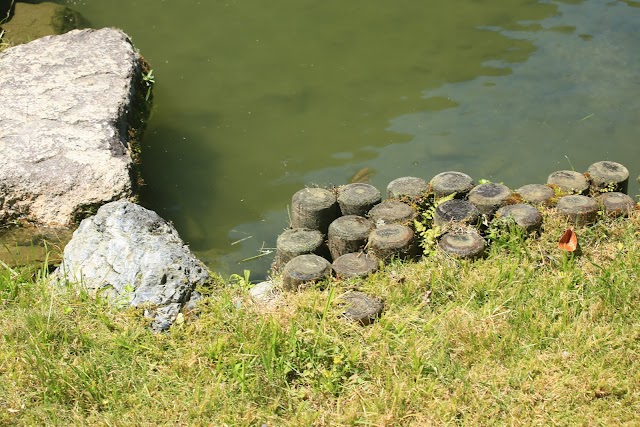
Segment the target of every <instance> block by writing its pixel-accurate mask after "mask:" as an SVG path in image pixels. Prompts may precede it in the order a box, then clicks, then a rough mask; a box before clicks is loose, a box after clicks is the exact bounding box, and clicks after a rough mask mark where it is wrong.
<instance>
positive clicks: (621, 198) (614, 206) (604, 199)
mask: <svg viewBox="0 0 640 427" xmlns="http://www.w3.org/2000/svg"><path fill="white" fill-rule="evenodd" d="M597 201H598V203H600V204H601V205H602V207H603V208H604V211H605V212H606V213H607V215H610V216H614V217H617V216H629V214H630V213H631V211H633V210H634V209H636V202H634V201H633V199H632V198H631V197H629V196H627V195H626V194H624V193H618V192H613V193H602V194H601V195H599V196H598V197H597Z"/></svg>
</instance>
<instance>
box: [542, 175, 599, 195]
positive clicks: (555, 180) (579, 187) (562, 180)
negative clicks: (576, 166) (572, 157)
mask: <svg viewBox="0 0 640 427" xmlns="http://www.w3.org/2000/svg"><path fill="white" fill-rule="evenodd" d="M547 184H550V185H554V186H556V187H558V188H560V189H561V190H562V191H564V192H566V193H570V194H585V193H586V192H587V190H588V189H589V180H588V179H587V177H585V176H584V175H583V174H581V173H579V172H575V171H568V170H563V171H556V172H553V173H552V174H551V175H549V177H548V178H547Z"/></svg>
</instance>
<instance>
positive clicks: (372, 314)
mask: <svg viewBox="0 0 640 427" xmlns="http://www.w3.org/2000/svg"><path fill="white" fill-rule="evenodd" d="M340 299H341V300H342V303H343V304H344V306H345V309H344V311H343V312H342V315H343V316H344V317H346V318H347V319H350V320H353V321H355V322H358V323H360V324H361V325H363V326H366V325H369V324H371V323H372V322H374V321H375V320H376V319H378V318H379V317H380V315H382V311H383V310H384V304H383V303H382V301H380V300H379V299H377V298H373V297H371V296H369V295H367V294H365V293H364V292H357V291H351V292H348V293H347V294H345V295H343V296H342V297H341V298H340Z"/></svg>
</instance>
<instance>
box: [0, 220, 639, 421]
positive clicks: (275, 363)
mask: <svg viewBox="0 0 640 427" xmlns="http://www.w3.org/2000/svg"><path fill="white" fill-rule="evenodd" d="M567 226H568V224H566V223H565V222H564V221H562V220H560V219H557V217H556V216H555V215H554V212H553V210H548V211H547V212H546V213H545V223H544V229H543V231H542V233H541V235H540V236H539V237H536V238H532V237H530V236H523V235H522V234H519V233H518V232H517V231H514V230H513V229H512V228H507V229H506V230H505V231H504V232H502V233H498V232H496V233H495V234H494V235H493V241H492V245H491V249H490V253H489V255H488V257H487V258H486V259H481V260H478V261H475V262H470V261H464V260H457V259H454V258H451V257H448V256H446V255H443V254H441V253H436V254H435V255H434V256H432V257H428V258H425V259H424V260H422V261H420V262H417V263H401V262H393V263H391V264H389V265H387V266H385V267H384V268H383V269H382V270H381V271H379V272H377V273H375V274H374V275H372V276H370V277H369V278H367V279H350V280H349V281H344V282H339V281H336V280H330V281H327V282H325V283H322V284H320V285H319V286H317V287H314V288H311V289H309V290H307V291H305V292H300V293H288V294H284V295H283V297H282V299H281V300H280V301H279V302H278V304H277V305H276V306H271V307H270V308H266V307H264V306H262V305H260V304H258V303H255V302H253V301H252V300H251V298H250V297H249V296H248V293H247V289H246V288H247V286H245V285H243V284H242V283H240V282H241V281H237V282H238V283H236V284H235V285H231V286H230V285H224V284H222V282H221V283H220V284H218V285H216V286H214V287H213V288H210V289H203V290H202V292H203V293H204V295H205V297H204V299H203V300H202V302H201V304H200V315H199V317H198V318H194V319H191V318H188V319H186V320H185V321H184V322H182V323H180V324H176V325H174V327H172V329H171V330H170V331H169V332H168V333H164V334H153V333H151V332H149V331H148V330H147V329H146V324H145V322H144V320H143V319H142V316H141V315H140V313H139V312H137V311H135V310H128V311H119V310H115V309H114V308H112V307H110V306H108V305H106V304H105V303H104V302H102V301H100V300H94V299H91V298H89V297H88V296H87V295H86V294H84V293H82V292H79V291H78V290H77V289H73V288H51V287H50V286H49V285H47V283H46V275H45V274H42V273H39V272H38V271H34V270H33V269H32V270H30V271H28V270H25V271H22V270H20V271H17V270H9V269H6V268H4V269H0V298H1V299H2V302H1V305H0V331H1V332H0V334H1V337H2V338H1V340H0V378H1V379H2V381H0V425H18V426H19V425H97V426H100V425H123V426H124V425H140V426H152V425H153V426H155V425H194V426H199V425H202V426H205V425H207V426H209V425H219V426H222V425H228V426H235V425H253V426H260V425H262V424H266V425H267V426H284V425H287V426H309V425H315V426H342V425H375V426H397V425H403V426H405V425H406V426H411V425H414V426H424V425H634V424H636V423H637V414H638V413H640V375H639V374H638V373H639V372H640V292H638V283H639V282H640V281H639V278H640V277H639V276H640V239H638V237H639V234H640V215H638V212H634V213H633V214H632V215H631V217H630V218H628V219H609V218H602V219H601V221H600V222H598V223H597V224H596V225H594V226H591V227H586V228H578V229H576V233H577V235H578V239H579V243H580V248H581V252H580V253H579V254H567V253H564V252H561V251H560V250H558V248H557V241H558V239H559V237H560V236H561V235H562V232H563V231H564V229H565V228H566V227H567ZM351 289H358V290H361V291H364V292H367V293H369V294H371V295H373V296H376V297H378V298H381V299H382V300H383V301H384V303H385V310H384V313H383V315H382V317H381V318H380V319H379V320H378V321H377V322H375V323H373V324H372V325H369V326H366V327H362V326H360V325H358V324H356V323H351V322H349V321H347V320H346V319H344V318H343V317H342V316H341V315H340V313H341V306H340V296H341V295H342V294H344V293H346V292H348V291H349V290H351Z"/></svg>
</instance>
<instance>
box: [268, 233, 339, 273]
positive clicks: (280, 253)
mask: <svg viewBox="0 0 640 427" xmlns="http://www.w3.org/2000/svg"><path fill="white" fill-rule="evenodd" d="M325 246H326V245H325V243H324V234H322V233H321V232H320V231H318V230H311V229H309V228H292V229H290V230H286V231H285V232H284V233H282V234H281V235H280V236H278V239H277V240H276V259H275V262H274V269H275V270H280V269H281V268H282V267H284V265H285V264H286V263H288V262H289V261H291V260H292V259H293V258H295V257H297V256H298V255H304V254H316V255H320V256H323V255H325V253H326V248H324V247H325ZM323 249H324V251H323ZM323 252H324V253H323Z"/></svg>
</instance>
